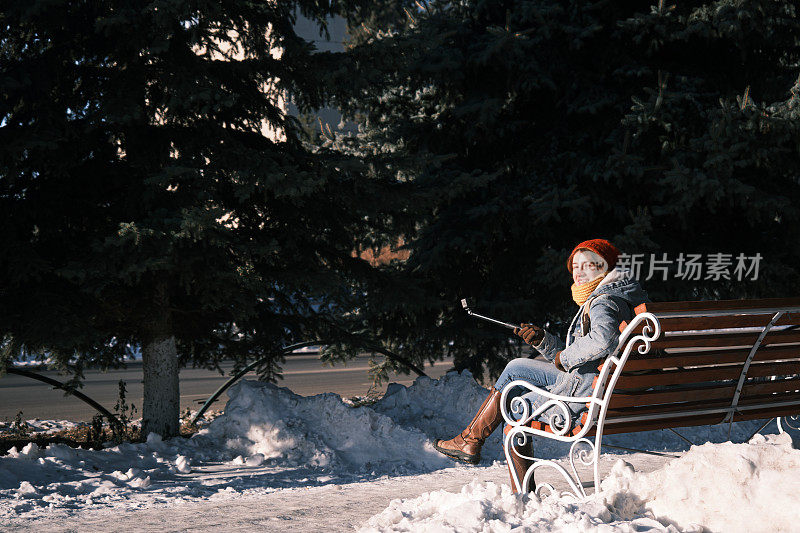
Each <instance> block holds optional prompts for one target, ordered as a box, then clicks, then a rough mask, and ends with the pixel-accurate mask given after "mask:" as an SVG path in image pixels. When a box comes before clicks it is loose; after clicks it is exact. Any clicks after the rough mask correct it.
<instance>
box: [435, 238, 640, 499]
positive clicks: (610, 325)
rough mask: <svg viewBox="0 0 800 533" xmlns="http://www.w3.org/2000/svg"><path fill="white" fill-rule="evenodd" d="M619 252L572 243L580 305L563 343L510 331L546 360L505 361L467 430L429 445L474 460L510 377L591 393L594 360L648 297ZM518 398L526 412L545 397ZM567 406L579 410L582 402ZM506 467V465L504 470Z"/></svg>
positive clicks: (526, 328) (566, 392)
mask: <svg viewBox="0 0 800 533" xmlns="http://www.w3.org/2000/svg"><path fill="white" fill-rule="evenodd" d="M618 256H619V250H617V248H616V247H615V246H614V245H613V244H611V243H610V242H608V241H606V240H603V239H592V240H588V241H584V242H582V243H580V244H579V245H578V246H576V247H575V249H574V250H573V251H572V253H571V254H570V256H569V259H568V260H567V268H568V269H569V271H570V272H571V273H572V280H573V282H574V284H573V285H572V299H573V300H574V301H575V303H576V304H577V305H578V306H580V308H579V309H578V312H577V314H576V315H575V317H574V318H573V319H572V322H571V324H570V326H569V330H568V333H567V339H566V343H565V342H564V341H563V340H561V339H560V338H558V337H556V336H554V335H552V334H550V333H549V332H547V331H545V330H544V329H542V328H540V327H538V326H534V325H531V324H522V325H521V326H520V327H519V328H517V329H515V330H514V333H516V334H517V335H519V336H520V337H522V338H523V339H524V340H525V342H526V343H528V344H530V345H532V346H533V347H534V348H535V349H536V350H537V351H538V352H539V353H540V354H541V355H542V356H544V358H545V359H546V361H542V360H537V359H529V358H525V357H522V358H518V359H514V360H513V361H511V362H509V363H508V365H506V368H505V369H504V370H503V373H502V374H500V377H499V378H498V380H497V382H496V383H495V385H494V387H492V390H491V391H490V392H489V396H488V397H487V398H486V400H484V402H483V404H482V405H481V407H480V409H479V410H478V413H477V414H476V415H475V417H474V418H473V419H472V422H470V423H469V425H468V426H467V427H466V429H464V431H462V432H461V433H460V434H459V435H456V436H455V437H454V438H452V439H450V440H438V441H437V442H436V443H435V444H434V448H436V449H437V450H438V451H439V452H441V453H443V454H445V455H447V456H449V457H452V458H453V459H456V460H459V461H463V462H467V463H472V464H476V463H478V462H479V461H480V458H481V447H482V446H483V443H484V441H485V440H486V438H487V437H488V436H489V435H490V434H491V433H492V432H493V431H494V430H495V429H496V428H497V426H499V425H500V422H502V420H503V416H502V414H501V411H500V396H501V391H502V390H503V387H505V386H506V385H508V384H509V383H511V382H512V381H515V380H524V381H527V382H529V383H531V384H532V385H534V386H536V387H538V388H541V389H545V390H547V391H549V392H551V393H552V394H558V395H562V396H589V395H591V393H592V382H593V380H594V377H595V376H597V375H598V373H599V371H598V369H597V367H598V360H600V359H603V358H605V357H606V356H607V355H609V354H610V353H611V352H613V351H614V349H615V348H616V347H617V342H618V340H619V335H620V332H619V325H620V324H621V323H622V322H623V321H630V320H631V319H632V317H633V316H634V315H635V313H634V308H635V307H636V306H637V305H639V304H641V303H644V302H647V301H648V298H647V293H646V292H645V291H644V290H643V289H642V287H641V285H639V282H638V281H636V280H635V279H634V278H633V277H632V275H631V274H630V272H628V271H627V270H622V269H620V268H615V266H616V263H617V257H618ZM520 392H522V391H520ZM522 398H523V399H524V400H525V401H527V402H528V406H529V407H530V409H531V410H530V411H529V412H531V413H532V412H534V411H535V410H536V409H537V408H539V407H540V406H541V405H543V404H544V403H545V402H547V401H548V398H547V397H545V396H542V395H540V394H538V393H536V392H528V393H527V394H524V395H523V396H522ZM571 408H574V409H581V406H578V405H573V406H572V407H571ZM583 408H585V406H583ZM577 414H578V413H573V415H577ZM548 416H549V415H548V414H547V412H545V413H542V414H541V415H539V417H538V419H539V420H542V421H544V422H549V419H548ZM527 447H528V448H529V447H530V442H529V444H528V445H527ZM517 449H518V451H520V452H521V453H523V455H527V456H531V455H532V454H531V453H530V450H525V449H524V448H520V447H518V448H517ZM526 452H527V453H526ZM518 460H519V463H517V461H518ZM514 462H515V464H514V465H513V467H514V468H515V469H517V471H518V472H520V469H522V470H521V472H524V471H525V470H526V469H527V466H528V465H527V464H526V462H524V461H523V460H522V459H521V458H518V457H515V460H514ZM511 467H512V465H509V469H510V468H511ZM512 486H513V483H512Z"/></svg>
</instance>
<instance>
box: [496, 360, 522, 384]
mask: <svg viewBox="0 0 800 533" xmlns="http://www.w3.org/2000/svg"><path fill="white" fill-rule="evenodd" d="M525 361H530V359H527V358H525V357H518V358H516V359H512V360H511V361H509V362H508V363H507V364H506V367H505V368H504V369H503V372H501V373H500V377H498V378H497V381H496V382H495V388H496V389H498V390H500V389H502V388H503V387H504V386H506V385H508V383H510V382H511V381H514V379H516V378H517V377H519V375H520V374H521V372H522V369H523V368H524V366H525Z"/></svg>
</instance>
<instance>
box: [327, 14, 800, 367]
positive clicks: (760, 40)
mask: <svg viewBox="0 0 800 533" xmlns="http://www.w3.org/2000/svg"><path fill="white" fill-rule="evenodd" d="M376 5H378V6H379V10H380V11H379V15H380V16H379V15H375V16H372V17H369V16H367V15H366V14H365V13H360V14H359V17H360V20H359V19H358V18H357V19H356V20H353V21H352V24H354V25H358V26H359V27H360V25H361V24H362V23H363V24H364V25H365V26H366V29H365V30H364V33H362V34H360V35H359V39H360V40H359V41H358V42H356V43H355V44H356V45H355V46H354V47H353V48H352V50H351V57H352V58H353V61H354V63H355V64H357V65H359V66H360V67H361V69H362V72H363V73H364V76H363V77H362V79H363V80H364V81H365V83H368V84H369V86H368V87H357V88H356V89H357V90H355V91H354V92H353V93H352V95H351V96H350V97H349V98H344V99H343V104H342V105H343V106H344V107H345V108H346V109H348V110H349V112H350V114H351V115H352V116H353V117H354V118H356V119H359V118H360V120H361V123H362V133H361V135H360V136H359V139H360V141H361V145H362V147H363V148H364V150H365V151H368V152H369V151H371V152H372V153H374V154H377V155H378V156H379V158H378V159H377V161H379V163H380V164H379V165H377V168H381V169H383V170H384V171H385V172H386V173H388V174H392V173H399V174H402V175H404V176H405V177H406V178H407V179H409V181H410V182H411V183H413V184H414V186H415V187H417V188H418V194H419V200H418V202H417V203H416V204H415V205H416V207H417V208H418V209H419V212H418V216H419V218H420V224H419V226H418V231H417V232H416V233H414V234H412V235H411V236H410V238H409V239H408V248H409V249H410V250H411V257H410V259H409V261H408V262H407V263H405V264H404V265H397V266H395V267H394V268H395V270H396V272H395V274H396V275H395V277H394V278H393V279H395V280H396V282H397V284H398V285H397V286H390V288H389V289H386V287H382V288H376V289H375V294H381V296H380V297H375V298H373V299H372V300H371V301H369V302H368V305H369V306H371V307H370V308H369V309H366V310H365V312H364V314H363V317H365V321H366V322H369V323H370V324H371V326H370V327H371V328H373V329H375V330H377V331H380V332H381V334H382V335H384V336H385V337H386V339H387V340H390V341H391V342H393V343H395V344H396V345H397V346H403V347H404V349H406V350H408V351H409V352H411V353H413V354H414V357H415V358H416V359H417V360H423V359H425V358H436V357H439V356H440V355H442V354H444V353H450V354H452V355H454V356H455V358H456V366H457V367H458V368H469V369H470V370H472V371H473V372H474V373H475V372H481V371H482V370H484V369H485V368H487V366H488V369H489V371H490V373H492V374H496V373H497V372H498V371H499V370H500V369H501V368H502V367H503V365H504V364H505V359H506V358H507V357H510V356H513V355H517V354H519V347H520V346H519V344H513V343H512V344H509V340H508V339H509V337H508V334H507V332H503V331H502V330H500V329H497V328H496V327H494V326H484V325H482V324H480V323H477V322H475V321H474V320H473V319H470V318H468V317H467V316H466V315H465V314H464V313H463V311H462V310H461V308H460V305H459V303H458V302H459V299H460V298H462V297H464V296H467V295H469V296H474V297H476V300H477V303H478V305H479V307H480V308H481V309H482V310H483V311H485V312H486V313H487V314H490V315H492V316H497V317H499V318H502V319H504V320H507V321H512V322H514V321H522V320H525V321H531V322H533V323H537V324H544V325H548V326H549V327H550V328H551V329H553V330H554V331H557V332H559V333H562V334H563V333H564V332H565V331H564V330H565V324H564V323H563V320H564V319H565V318H569V317H570V316H571V314H572V313H573V312H574V311H575V306H574V304H573V303H572V302H571V300H570V298H569V285H570V284H571V279H570V278H569V274H568V272H567V269H566V263H565V261H566V258H567V256H568V254H569V252H570V250H571V248H572V247H573V246H574V245H575V244H577V243H578V242H580V241H582V240H585V239H587V238H594V237H603V238H607V239H609V240H611V241H613V242H615V243H617V244H618V245H619V246H620V248H622V250H623V251H624V252H629V253H644V254H650V253H655V254H656V255H660V254H661V253H667V254H668V256H669V257H670V258H672V259H673V260H675V259H676V258H677V256H678V254H680V253H682V252H687V253H691V252H699V253H703V254H709V253H715V252H720V253H733V254H735V253H737V252H745V253H748V254H755V253H761V254H762V255H763V256H764V262H763V264H762V272H761V278H760V279H759V281H758V282H747V283H736V282H734V281H730V282H728V281H726V280H707V279H700V280H685V281H684V280H678V281H676V280H674V276H673V277H671V278H670V279H668V280H667V282H661V281H660V280H658V279H653V280H651V281H650V282H645V286H646V288H647V289H648V290H649V291H650V293H651V296H652V297H653V298H654V299H667V298H674V299H691V298H701V297H703V298H708V297H711V298H721V297H740V296H775V295H789V294H797V289H798V287H797V284H796V282H794V281H790V282H789V283H788V284H786V283H784V284H781V285H780V286H779V285H777V284H776V283H774V282H775V281H776V280H779V279H783V280H785V279H786V276H787V275H790V274H791V275H792V279H797V266H796V265H798V264H800V263H798V257H797V255H796V254H797V250H798V249H797V247H796V246H793V245H796V243H797V242H798V238H797V230H796V227H797V225H796V218H797V211H796V208H795V207H794V206H796V205H797V195H798V194H800V184H799V183H798V171H797V165H796V160H797V156H798V146H800V145H799V144H798V139H800V136H798V129H797V127H798V122H797V116H796V113H797V108H796V95H794V94H793V93H790V90H796V89H792V87H793V86H794V85H795V80H796V79H797V76H798V73H799V72H798V67H799V66H800V56H799V55H798V42H797V35H800V22H798V19H797V18H796V13H795V6H794V5H793V4H791V3H783V2H771V1H741V0H737V1H732V0H720V1H717V2H707V1H706V2H686V3H683V4H680V3H679V4H678V6H677V8H674V7H673V6H671V5H665V4H664V3H663V2H661V3H659V4H657V5H654V6H651V5H648V4H647V3H644V4H643V3H641V2H632V1H626V2H614V3H609V2H603V1H587V0H580V1H578V0H573V1H556V0H529V1H524V0H509V1H505V2H499V1H498V2H483V1H469V0H468V1H466V2H450V1H428V2H420V3H418V4H416V5H417V7H416V8H411V9H404V10H403V14H402V15H401V16H399V18H397V19H395V20H394V21H388V22H386V23H385V24H386V25H385V27H383V28H381V27H372V28H370V27H369V26H368V25H367V22H369V21H371V20H372V21H378V20H385V18H381V17H384V16H385V15H386V13H389V12H390V10H389V9H388V8H387V7H386V6H387V5H391V6H395V7H400V8H403V7H405V8H408V7H409V6H408V5H407V3H406V2H403V1H401V0H397V1H394V2H392V1H387V2H381V3H378V4H376ZM396 11H397V10H396ZM403 17H405V19H407V20H405V21H404V20H403ZM748 87H749V89H748ZM746 93H747V94H746ZM672 268H673V272H671V275H673V274H674V268H675V266H674V265H673V266H672ZM645 274H646V273H645ZM398 287H403V290H398Z"/></svg>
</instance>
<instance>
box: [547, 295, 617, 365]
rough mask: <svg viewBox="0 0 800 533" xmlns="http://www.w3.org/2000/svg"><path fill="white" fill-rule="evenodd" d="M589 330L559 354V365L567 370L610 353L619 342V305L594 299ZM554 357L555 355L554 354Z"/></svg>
mask: <svg viewBox="0 0 800 533" xmlns="http://www.w3.org/2000/svg"><path fill="white" fill-rule="evenodd" d="M589 319H590V324H591V325H590V328H589V332H588V333H587V334H586V335H584V336H583V337H576V338H575V341H574V342H573V343H572V344H570V345H569V346H567V347H566V348H564V350H563V351H562V352H561V365H562V366H563V367H564V368H565V369H566V370H567V371H569V370H572V369H573V368H575V367H577V366H580V365H582V364H584V363H587V362H589V361H593V360H595V359H602V358H603V357H606V356H607V355H609V354H610V353H612V352H613V351H614V350H615V349H616V347H617V344H618V342H619V335H620V333H619V325H620V323H621V322H622V321H621V318H620V308H619V304H618V303H617V302H615V301H614V299H613V298H611V297H607V296H606V297H600V298H596V299H595V300H594V301H593V302H592V303H591V307H590V308H589ZM554 355H555V354H554Z"/></svg>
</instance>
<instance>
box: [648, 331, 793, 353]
mask: <svg viewBox="0 0 800 533" xmlns="http://www.w3.org/2000/svg"><path fill="white" fill-rule="evenodd" d="M758 336H759V332H752V333H717V332H714V333H709V334H707V335H706V334H696V335H674V336H665V335H664V334H663V332H662V335H661V337H660V338H659V339H658V340H656V341H653V342H652V343H651V348H650V349H651V350H662V349H665V348H695V347H707V346H713V347H723V346H752V345H753V344H754V343H755V342H756V341H757V340H758ZM793 342H800V330H796V329H787V330H779V331H770V332H769V333H767V335H766V337H764V341H763V342H762V344H761V345H762V346H769V345H772V344H787V343H793Z"/></svg>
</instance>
